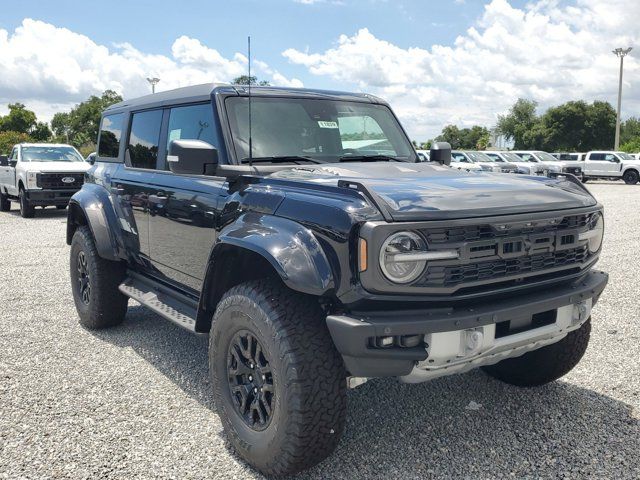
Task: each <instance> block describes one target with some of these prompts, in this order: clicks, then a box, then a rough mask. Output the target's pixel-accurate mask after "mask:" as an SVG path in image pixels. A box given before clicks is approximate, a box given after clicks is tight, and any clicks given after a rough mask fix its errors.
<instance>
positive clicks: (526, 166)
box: [484, 150, 548, 175]
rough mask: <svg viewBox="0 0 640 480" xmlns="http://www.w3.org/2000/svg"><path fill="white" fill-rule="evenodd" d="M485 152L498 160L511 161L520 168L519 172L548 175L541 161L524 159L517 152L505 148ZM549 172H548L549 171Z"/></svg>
mask: <svg viewBox="0 0 640 480" xmlns="http://www.w3.org/2000/svg"><path fill="white" fill-rule="evenodd" d="M484 154H485V155H487V156H489V157H491V158H493V159H495V160H496V161H497V162H509V163H510V164H512V165H515V166H516V167H517V168H518V173H523V174H525V175H546V173H545V171H544V169H543V166H542V164H541V163H540V162H536V161H534V160H524V159H522V158H521V157H519V156H518V155H516V154H515V153H513V152H511V151H505V150H485V151H484ZM547 173H548V172H547Z"/></svg>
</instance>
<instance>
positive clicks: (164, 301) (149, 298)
mask: <svg viewBox="0 0 640 480" xmlns="http://www.w3.org/2000/svg"><path fill="white" fill-rule="evenodd" d="M118 288H119V290H120V291H121V292H122V293H124V294H125V295H126V296H127V297H129V298H133V299H134V300H135V301H137V302H140V303H141V304H142V305H144V306H145V307H147V308H148V309H150V310H152V311H154V312H155V313H157V314H158V315H160V316H161V317H164V318H166V319H167V320H171V321H172V322H174V323H176V324H178V325H180V326H181V327H182V328H186V329H187V330H189V331H190V332H193V333H195V327H196V320H195V319H196V314H197V312H198V302H197V300H194V299H192V298H190V297H188V296H186V295H183V294H181V293H179V292H175V291H173V290H171V289H169V288H167V287H165V286H164V285H163V284H161V283H158V282H156V281H154V280H152V279H150V278H148V277H145V276H143V275H140V274H138V273H135V272H131V271H129V272H127V278H126V279H125V281H124V282H122V284H120V286H119V287H118Z"/></svg>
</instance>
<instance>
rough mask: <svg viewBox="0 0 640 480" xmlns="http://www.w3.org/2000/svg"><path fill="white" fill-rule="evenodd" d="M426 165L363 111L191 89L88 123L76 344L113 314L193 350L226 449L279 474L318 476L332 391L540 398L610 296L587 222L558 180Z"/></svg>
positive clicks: (75, 202) (76, 217) (76, 240)
mask: <svg viewBox="0 0 640 480" xmlns="http://www.w3.org/2000/svg"><path fill="white" fill-rule="evenodd" d="M447 147H448V145H447V144H444V145H442V144H436V145H435V146H434V149H433V150H432V152H431V160H432V162H430V163H419V162H418V157H417V155H416V152H415V150H414V148H413V147H412V145H411V142H410V141H409V139H408V137H407V135H406V133H405V131H404V130H403V129H402V127H401V125H400V123H399V122H398V120H397V118H396V117H395V116H394V114H393V112H392V111H391V109H390V108H389V106H388V105H387V104H386V103H385V102H384V101H383V100H381V99H379V98H376V97H373V96H371V95H364V94H350V93H337V92H327V91H316V90H297V89H282V88H271V87H264V88H253V89H252V91H251V92H249V91H248V90H247V89H246V88H245V87H239V86H229V85H212V84H207V85H199V86H194V87H188V88H181V89H178V90H173V91H167V92H163V93H158V94H154V95H150V96H146V97H142V98H139V99H135V100H130V101H125V102H122V103H119V104H117V105H114V106H112V107H110V108H109V109H107V110H106V111H105V112H104V113H103V116H102V120H101V127H100V133H99V139H98V152H97V158H96V162H95V165H94V166H93V167H92V168H91V169H90V170H89V172H88V173H87V176H86V180H85V183H84V185H83V187H82V189H81V190H80V191H79V192H78V193H76V194H75V195H74V196H73V197H72V199H71V202H70V206H69V213H68V224H67V242H68V243H69V244H70V245H71V261H70V272H71V279H72V287H73V296H74V300H75V304H76V307H77V310H78V314H79V317H80V322H81V324H82V325H83V326H85V327H87V328H92V329H98V328H106V327H112V326H115V325H118V324H119V323H121V322H122V321H123V319H124V317H125V314H126V311H127V304H128V301H129V299H130V298H132V299H134V300H136V301H138V302H139V303H141V304H142V305H144V306H146V307H148V308H149V309H151V310H153V311H154V312H156V313H157V314H159V315H160V316H162V317H165V318H167V319H169V320H171V321H173V322H175V323H177V324H178V325H180V326H182V327H184V328H186V329H188V330H190V331H192V332H195V333H202V334H207V333H208V334H209V371H210V375H211V381H212V385H213V395H214V397H215V405H216V408H217V410H218V412H219V414H220V418H221V420H222V423H223V425H224V429H225V431H226V434H227V436H228V438H229V440H230V442H231V444H232V445H233V446H234V448H235V449H236V450H237V452H238V453H239V454H240V455H241V456H242V457H243V458H245V459H246V460H247V461H248V462H249V463H250V464H251V465H253V466H255V467H256V468H257V469H259V470H260V471H262V472H264V473H266V474H275V475H282V474H289V473H293V472H296V471H300V470H302V469H305V468H308V467H310V466H312V465H314V464H316V463H318V462H319V461H321V460H322V459H324V458H325V457H327V456H328V455H329V454H330V453H331V452H332V450H333V449H334V448H335V446H336V444H337V443H338V441H339V439H340V436H341V434H342V431H343V428H344V424H345V415H346V406H347V395H346V391H347V388H349V387H355V386H357V385H359V384H361V383H363V382H365V381H366V380H368V379H370V378H373V377H397V378H399V379H400V381H403V382H409V383H415V382H423V381H426V380H430V379H433V378H436V377H439V376H443V375H450V374H454V373H460V372H464V371H467V370H470V369H473V368H477V367H482V368H483V369H484V370H485V371H486V372H487V373H488V374H489V375H491V376H493V377H495V378H498V379H500V380H502V381H505V382H507V383H510V384H514V385H519V386H535V385H541V384H544V383H547V382H550V381H553V380H555V379H557V378H559V377H561V376H562V375H564V374H566V373H567V372H568V371H569V370H571V369H572V368H573V367H574V366H575V365H576V364H577V363H578V361H579V360H580V358H581V357H582V355H583V354H584V352H585V349H586V348H587V343H588V340H589V332H590V328H591V327H590V316H591V308H592V307H593V305H594V304H595V303H596V301H597V300H598V298H599V296H600V294H601V293H602V291H603V289H604V287H605V285H606V283H607V275H606V274H605V273H602V272H599V271H596V270H593V269H592V267H593V266H594V264H595V263H596V262H597V260H598V256H599V254H600V249H601V245H602V237H603V231H604V220H603V215H602V207H601V206H600V205H599V204H598V203H597V202H596V200H595V199H594V198H593V197H592V196H591V194H590V193H589V192H588V191H587V190H586V188H585V187H584V186H582V184H581V183H580V182H578V181H577V180H576V179H575V178H573V177H572V176H570V175H566V176H562V175H560V176H557V177H555V178H546V177H539V176H536V177H534V176H525V175H508V174H502V173H484V172H483V173H469V172H462V171H459V170H453V169H451V168H449V167H448V163H449V162H450V149H449V148H447Z"/></svg>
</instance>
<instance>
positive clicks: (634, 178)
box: [622, 170, 640, 185]
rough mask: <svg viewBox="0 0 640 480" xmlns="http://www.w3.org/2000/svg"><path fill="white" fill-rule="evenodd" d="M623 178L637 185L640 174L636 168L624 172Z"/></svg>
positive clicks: (626, 181) (625, 181) (628, 183)
mask: <svg viewBox="0 0 640 480" xmlns="http://www.w3.org/2000/svg"><path fill="white" fill-rule="evenodd" d="M622 179H623V180H624V183H626V184H627V185H635V184H636V183H638V180H639V179H640V175H638V172H637V171H635V170H627V171H626V172H624V175H623V176H622Z"/></svg>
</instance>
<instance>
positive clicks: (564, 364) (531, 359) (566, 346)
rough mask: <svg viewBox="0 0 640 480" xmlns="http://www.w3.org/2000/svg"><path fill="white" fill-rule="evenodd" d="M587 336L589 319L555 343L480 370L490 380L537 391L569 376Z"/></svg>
mask: <svg viewBox="0 0 640 480" xmlns="http://www.w3.org/2000/svg"><path fill="white" fill-rule="evenodd" d="M590 334H591V319H590V318H589V319H588V320H587V321H586V322H585V323H584V325H582V327H580V328H579V329H577V330H574V331H573V332H570V333H569V334H568V335H567V336H566V337H565V338H563V339H562V340H560V341H559V342H556V343H552V344H551V345H547V346H546V347H542V348H540V349H538V350H534V351H532V352H528V353H525V354H524V355H522V356H521V357H516V358H509V359H506V360H502V361H501V362H498V363H496V364H495V365H490V366H487V367H483V370H484V371H485V372H486V373H488V374H489V375H490V376H492V377H494V378H496V379H498V380H501V381H503V382H505V383H509V384H511V385H516V386H518V387H537V386H540V385H544V384H546V383H549V382H553V381H554V380H557V379H558V378H560V377H562V376H564V375H566V374H567V373H569V372H570V371H571V370H572V369H573V368H574V367H575V366H576V365H577V364H578V363H579V362H580V360H581V359H582V356H583V355H584V353H585V351H586V350H587V346H588V344H589V337H590Z"/></svg>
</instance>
